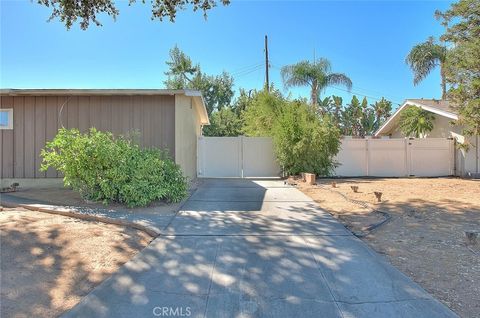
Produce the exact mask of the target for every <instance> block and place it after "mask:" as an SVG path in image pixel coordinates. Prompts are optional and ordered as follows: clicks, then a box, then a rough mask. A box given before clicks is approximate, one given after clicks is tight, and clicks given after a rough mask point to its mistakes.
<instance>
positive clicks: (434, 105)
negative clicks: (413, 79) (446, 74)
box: [375, 99, 480, 176]
mask: <svg viewBox="0 0 480 318" xmlns="http://www.w3.org/2000/svg"><path fill="white" fill-rule="evenodd" d="M407 107H420V108H422V109H424V110H426V111H429V112H431V113H433V114H434V117H435V120H434V123H433V130H432V131H431V132H429V133H428V134H427V136H426V138H454V139H455V140H456V142H457V144H464V143H465V142H466V141H468V142H469V143H470V145H471V146H470V147H469V150H468V151H466V150H465V149H457V150H456V170H457V174H458V175H462V176H464V175H468V174H469V173H476V174H478V173H479V157H480V149H479V144H480V143H479V136H474V137H465V136H463V135H462V129H463V127H462V126H460V125H455V124H454V122H455V121H456V120H457V119H458V114H457V112H456V111H455V109H453V108H452V107H451V105H450V103H449V102H448V101H442V100H434V99H407V100H405V102H404V103H403V104H402V106H400V108H398V109H397V110H396V111H395V113H394V114H393V115H392V116H391V117H390V118H389V119H388V120H387V121H386V122H385V123H384V124H383V125H382V126H381V127H380V128H379V129H378V130H377V131H376V132H375V136H376V137H381V136H389V137H390V138H404V137H405V135H404V134H403V133H402V132H401V130H400V128H399V121H400V114H401V113H402V111H403V110H404V109H406V108H407ZM466 138H467V140H466ZM457 148H458V147H457Z"/></svg>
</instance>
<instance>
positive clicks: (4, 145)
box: [0, 95, 186, 179]
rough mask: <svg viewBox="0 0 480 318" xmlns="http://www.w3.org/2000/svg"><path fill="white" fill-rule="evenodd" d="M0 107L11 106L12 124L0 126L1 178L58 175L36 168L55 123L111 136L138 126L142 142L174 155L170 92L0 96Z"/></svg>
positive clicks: (173, 105)
mask: <svg viewBox="0 0 480 318" xmlns="http://www.w3.org/2000/svg"><path fill="white" fill-rule="evenodd" d="M0 108H13V126H14V127H13V129H11V130H0V177H1V178H2V179H13V178H57V177H60V175H59V173H57V171H55V170H53V169H51V170H48V171H46V172H41V171H40V170H39V169H40V164H41V158H40V156H39V155H40V150H41V149H42V148H43V147H44V146H45V143H46V142H47V141H49V140H51V139H52V138H53V137H54V136H55V135H56V133H57V131H58V129H59V128H61V127H65V128H78V129H80V130H81V131H87V130H88V129H89V128H90V127H95V128H97V129H99V130H104V131H111V132H113V133H114V134H117V135H120V134H128V133H129V132H131V131H138V132H139V142H140V144H141V145H142V146H144V147H157V148H162V149H168V151H169V152H170V154H171V156H172V157H173V158H175V155H176V151H175V138H176V131H175V122H176V121H175V112H176V107H175V96H174V95H155V96H152V95H148V96H147V95H119V96H110V95H102V96H85V95H83V96H0ZM183 156H186V155H185V154H183Z"/></svg>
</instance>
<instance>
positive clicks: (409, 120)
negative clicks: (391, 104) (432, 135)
mask: <svg viewBox="0 0 480 318" xmlns="http://www.w3.org/2000/svg"><path fill="white" fill-rule="evenodd" d="M434 120H435V116H434V115H433V114H432V113H431V112H429V111H426V110H423V109H421V108H419V107H415V106H410V105H409V107H408V108H406V109H405V110H404V111H403V112H402V113H401V115H400V122H399V126H400V130H401V131H402V133H404V134H405V136H407V137H411V136H413V137H415V138H420V137H425V136H426V134H427V133H428V132H430V131H432V129H433V121H434Z"/></svg>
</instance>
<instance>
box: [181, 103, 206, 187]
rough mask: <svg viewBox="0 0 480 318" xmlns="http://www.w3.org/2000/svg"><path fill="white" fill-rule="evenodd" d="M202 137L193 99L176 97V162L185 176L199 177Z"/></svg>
mask: <svg viewBox="0 0 480 318" xmlns="http://www.w3.org/2000/svg"><path fill="white" fill-rule="evenodd" d="M200 135H201V124H200V117H199V114H198V113H197V107H196V105H194V101H193V98H192V97H188V96H184V95H176V96H175V162H176V163H177V164H179V165H180V166H181V167H182V169H183V171H184V173H185V175H186V176H187V177H188V178H190V179H194V178H196V177H197V139H198V136H200Z"/></svg>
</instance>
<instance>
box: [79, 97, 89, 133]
mask: <svg viewBox="0 0 480 318" xmlns="http://www.w3.org/2000/svg"><path fill="white" fill-rule="evenodd" d="M89 128H90V97H89V96H79V97H78V129H79V130H80V131H81V132H87V131H88V129H89Z"/></svg>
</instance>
